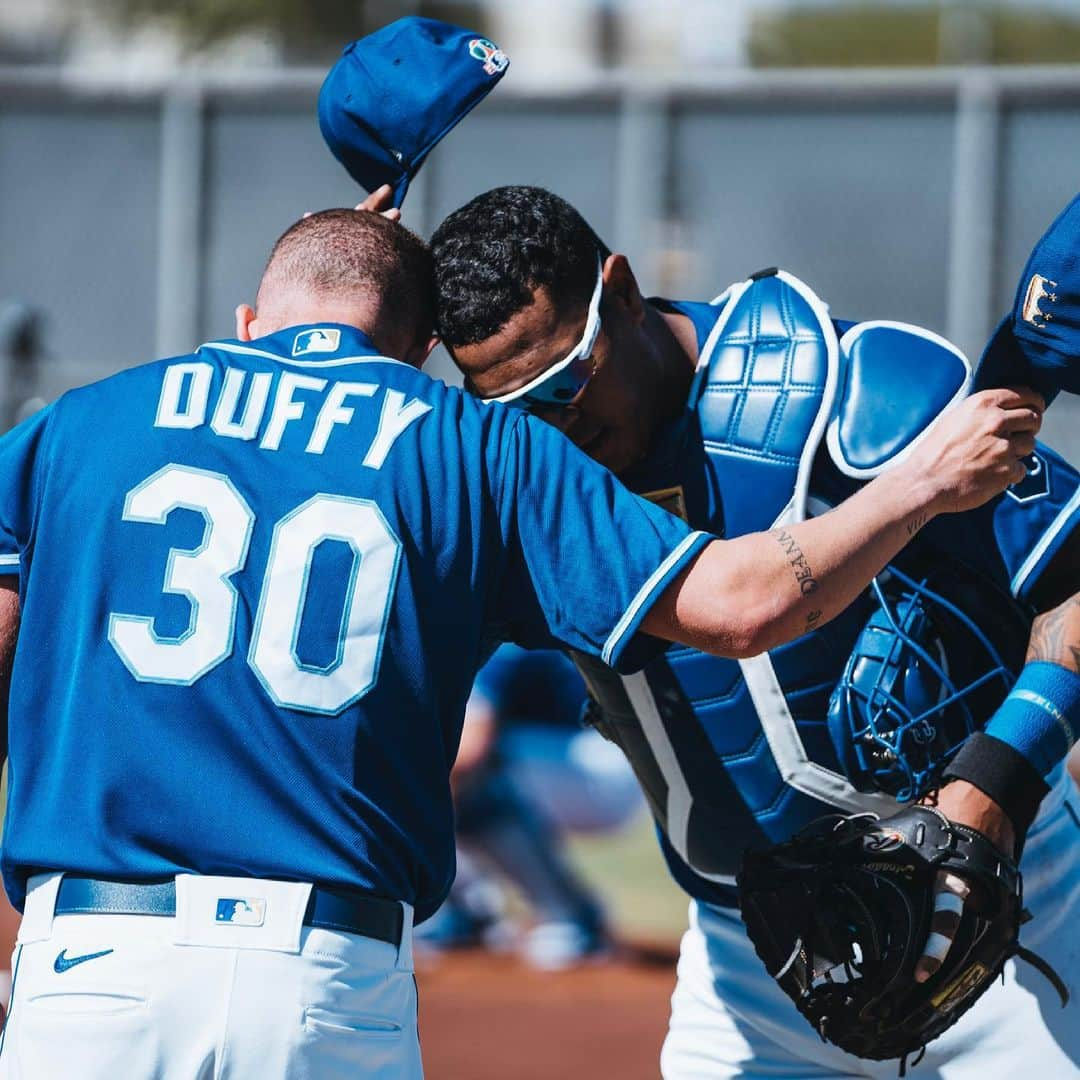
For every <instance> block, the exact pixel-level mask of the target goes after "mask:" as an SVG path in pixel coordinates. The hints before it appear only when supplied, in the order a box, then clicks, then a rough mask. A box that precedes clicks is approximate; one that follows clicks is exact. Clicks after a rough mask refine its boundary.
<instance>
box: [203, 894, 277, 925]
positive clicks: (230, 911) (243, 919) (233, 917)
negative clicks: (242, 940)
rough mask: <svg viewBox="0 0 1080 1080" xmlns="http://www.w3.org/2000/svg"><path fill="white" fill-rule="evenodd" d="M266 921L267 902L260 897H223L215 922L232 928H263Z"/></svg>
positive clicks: (218, 905) (220, 900)
mask: <svg viewBox="0 0 1080 1080" xmlns="http://www.w3.org/2000/svg"><path fill="white" fill-rule="evenodd" d="M265 919H266V901H265V900H261V899H259V898H258V897H250V896H248V897H243V896H240V897H237V896H221V897H219V898H218V902H217V915H216V916H215V921H216V922H219V923H228V924H229V925H230V926H262V924H263V922H264V921H265Z"/></svg>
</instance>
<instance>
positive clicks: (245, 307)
mask: <svg viewBox="0 0 1080 1080" xmlns="http://www.w3.org/2000/svg"><path fill="white" fill-rule="evenodd" d="M254 325H255V309H254V308H253V307H251V305H250V304H240V305H239V306H238V307H237V309H236V336H237V338H238V339H239V340H240V341H251V340H252V339H253V338H255V337H257V335H256V334H255V333H253V327H254Z"/></svg>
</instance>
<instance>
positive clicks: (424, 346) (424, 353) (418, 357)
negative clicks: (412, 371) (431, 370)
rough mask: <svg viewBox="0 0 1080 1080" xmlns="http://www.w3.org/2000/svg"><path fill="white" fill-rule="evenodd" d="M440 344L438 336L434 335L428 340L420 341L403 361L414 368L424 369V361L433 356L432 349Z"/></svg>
mask: <svg viewBox="0 0 1080 1080" xmlns="http://www.w3.org/2000/svg"><path fill="white" fill-rule="evenodd" d="M438 344H439V338H438V335H437V334H432V336H431V337H429V338H427V339H426V340H421V341H418V342H417V343H416V344H415V345H414V346H413V347H412V348H411V349H409V350H408V351H407V352H406V353H405V355H404V356H403V357H402V358H401V359H402V360H404V361H405V363H406V364H411V365H412V366H413V367H414V368H417V369H419V368H422V367H423V366H424V361H425V360H427V358H428V357H429V356H430V355H431V351H432V349H434V348H435V346H436V345H438Z"/></svg>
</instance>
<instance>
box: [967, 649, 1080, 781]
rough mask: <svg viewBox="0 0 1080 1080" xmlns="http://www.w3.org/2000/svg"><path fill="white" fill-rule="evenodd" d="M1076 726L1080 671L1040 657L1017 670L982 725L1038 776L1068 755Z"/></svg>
mask: <svg viewBox="0 0 1080 1080" xmlns="http://www.w3.org/2000/svg"><path fill="white" fill-rule="evenodd" d="M1078 730H1080V675H1077V674H1076V673H1075V672H1073V671H1069V670H1067V669H1066V668H1063V667H1061V666H1060V665H1058V664H1050V663H1046V662H1045V661H1041V660H1040V661H1037V662H1035V663H1033V664H1028V665H1027V666H1026V667H1025V668H1024V670H1023V671H1021V672H1020V678H1019V679H1017V680H1016V685H1015V686H1014V687H1013V688H1012V690H1010V691H1009V696H1008V697H1007V698H1006V699H1005V700H1004V701H1003V702H1002V703H1001V706H1000V708H999V709H998V710H997V712H995V713H994V715H993V716H992V717H990V722H989V723H988V724H987V725H986V734H987V735H993V736H994V738H995V739H1000V740H1001V741H1002V742H1003V743H1007V744H1008V745H1009V746H1011V747H1012V748H1013V749H1014V750H1017V751H1019V752H1020V753H1021V754H1023V755H1024V757H1025V758H1027V760H1028V761H1030V762H1031V764H1032V766H1033V767H1034V768H1035V769H1036V770H1037V771H1038V772H1039V774H1040V775H1041V776H1047V775H1048V774H1049V773H1050V771H1051V770H1052V769H1053V768H1054V766H1055V765H1057V763H1058V762H1059V761H1061V760H1062V759H1063V758H1064V757H1065V755H1066V754H1068V752H1069V750H1070V748H1071V747H1072V745H1073V743H1074V742H1075V741H1076V733H1077V731H1078Z"/></svg>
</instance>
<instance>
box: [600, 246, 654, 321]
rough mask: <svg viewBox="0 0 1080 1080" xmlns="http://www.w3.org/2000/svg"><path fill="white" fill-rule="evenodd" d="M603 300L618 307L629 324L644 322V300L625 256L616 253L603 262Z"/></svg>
mask: <svg viewBox="0 0 1080 1080" xmlns="http://www.w3.org/2000/svg"><path fill="white" fill-rule="evenodd" d="M604 298H605V300H607V302H608V303H609V304H610V303H614V304H617V305H619V306H620V307H621V308H622V309H623V310H624V312H625V313H626V315H627V316H628V317H629V319H630V321H631V322H633V323H635V324H640V323H641V322H643V321H644V319H645V300H644V298H643V297H642V295H641V289H639V288H638V283H637V278H636V277H634V271H633V270H631V269H630V260H629V259H627V257H626V256H625V255H619V254H618V253H617V252H616V253H615V254H612V255H609V256H608V257H607V258H606V259H605V260H604Z"/></svg>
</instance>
